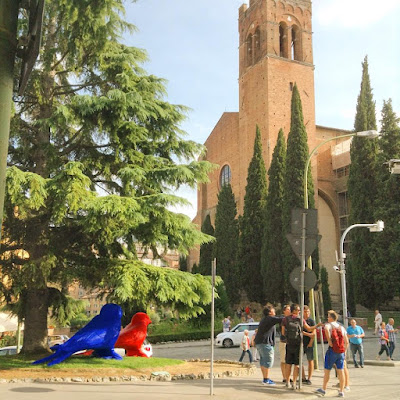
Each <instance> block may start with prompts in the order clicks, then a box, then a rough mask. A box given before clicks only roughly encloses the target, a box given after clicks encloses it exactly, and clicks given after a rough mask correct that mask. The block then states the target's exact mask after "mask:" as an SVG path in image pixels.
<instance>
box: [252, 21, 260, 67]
mask: <svg viewBox="0 0 400 400" xmlns="http://www.w3.org/2000/svg"><path fill="white" fill-rule="evenodd" d="M253 45H254V60H255V61H258V60H259V59H260V57H261V36H260V28H259V27H258V28H257V29H256V31H255V33H254V35H253Z"/></svg>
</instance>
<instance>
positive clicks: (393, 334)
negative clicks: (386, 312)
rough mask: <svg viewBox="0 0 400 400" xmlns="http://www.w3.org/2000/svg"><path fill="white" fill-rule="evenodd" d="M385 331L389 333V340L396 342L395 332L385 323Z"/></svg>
mask: <svg viewBox="0 0 400 400" xmlns="http://www.w3.org/2000/svg"><path fill="white" fill-rule="evenodd" d="M390 331H391V332H390ZM386 332H387V333H388V334H389V342H396V332H395V331H394V328H393V326H392V325H390V324H386Z"/></svg>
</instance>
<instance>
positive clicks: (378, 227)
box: [338, 220, 385, 329]
mask: <svg viewBox="0 0 400 400" xmlns="http://www.w3.org/2000/svg"><path fill="white" fill-rule="evenodd" d="M353 228H368V229H369V231H370V232H382V231H383V229H384V228H385V224H384V222H383V221H381V220H379V221H377V222H376V223H375V224H354V225H350V226H349V227H348V228H347V229H346V230H345V231H344V232H343V235H342V237H341V238H340V256H339V264H340V265H339V271H338V272H339V273H340V281H341V284H342V305H343V324H344V327H345V328H346V329H347V327H348V326H349V323H348V320H347V293H346V266H345V262H344V260H345V258H346V254H345V252H344V240H345V238H346V235H347V234H348V233H349V232H350V231H351V230H352V229H353Z"/></svg>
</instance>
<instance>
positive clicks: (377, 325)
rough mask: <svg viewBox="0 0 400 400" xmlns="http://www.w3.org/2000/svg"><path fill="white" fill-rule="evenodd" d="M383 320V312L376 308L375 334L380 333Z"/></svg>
mask: <svg viewBox="0 0 400 400" xmlns="http://www.w3.org/2000/svg"><path fill="white" fill-rule="evenodd" d="M382 321H383V319H382V314H381V313H380V312H379V310H375V320H374V322H375V335H377V334H378V331H379V329H380V327H381V324H382Z"/></svg>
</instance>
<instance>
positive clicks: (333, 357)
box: [324, 347, 345, 370]
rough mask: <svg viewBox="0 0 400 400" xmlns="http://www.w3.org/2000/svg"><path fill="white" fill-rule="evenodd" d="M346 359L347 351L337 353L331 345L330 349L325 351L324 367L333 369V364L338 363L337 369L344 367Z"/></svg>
mask: <svg viewBox="0 0 400 400" xmlns="http://www.w3.org/2000/svg"><path fill="white" fill-rule="evenodd" d="M344 359H345V353H335V352H334V351H333V349H332V347H329V349H328V350H327V351H326V353H325V364H324V368H325V369H329V370H331V369H332V367H333V365H334V364H336V368H337V369H343V368H344Z"/></svg>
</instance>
